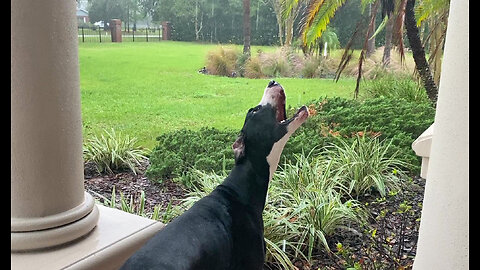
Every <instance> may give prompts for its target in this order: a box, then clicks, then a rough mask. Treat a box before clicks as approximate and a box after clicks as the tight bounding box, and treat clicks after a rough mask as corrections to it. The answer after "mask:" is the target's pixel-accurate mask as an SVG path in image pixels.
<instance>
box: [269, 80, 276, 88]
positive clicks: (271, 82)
mask: <svg viewBox="0 0 480 270" xmlns="http://www.w3.org/2000/svg"><path fill="white" fill-rule="evenodd" d="M275 85H278V83H277V82H276V81H274V80H271V81H270V82H269V83H268V86H267V87H272V86H275Z"/></svg>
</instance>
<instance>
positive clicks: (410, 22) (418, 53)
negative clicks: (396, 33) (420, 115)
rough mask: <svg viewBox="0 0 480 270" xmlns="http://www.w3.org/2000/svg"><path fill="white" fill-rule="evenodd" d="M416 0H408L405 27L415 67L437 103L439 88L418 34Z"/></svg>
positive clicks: (429, 96)
mask: <svg viewBox="0 0 480 270" xmlns="http://www.w3.org/2000/svg"><path fill="white" fill-rule="evenodd" d="M414 6H415V0H407V4H406V7H405V28H406V30H407V37H408V41H409V43H410V48H411V49H412V53H413V60H414V61H415V67H416V70H417V71H418V74H419V75H420V78H421V79H422V82H423V85H424V86H425V90H426V91H427V95H428V98H429V99H430V100H431V101H432V103H433V104H436V103H437V95H438V88H437V85H436V84H435V81H434V80H433V76H432V72H431V71H430V66H429V65H428V62H427V59H426V57H425V50H424V48H423V45H422V41H421V40H420V36H419V34H418V27H417V21H416V19H415V11H414Z"/></svg>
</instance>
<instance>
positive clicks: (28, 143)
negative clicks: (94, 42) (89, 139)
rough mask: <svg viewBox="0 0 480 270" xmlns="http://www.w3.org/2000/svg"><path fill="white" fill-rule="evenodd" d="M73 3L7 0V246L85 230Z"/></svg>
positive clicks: (87, 214) (92, 220)
mask: <svg viewBox="0 0 480 270" xmlns="http://www.w3.org/2000/svg"><path fill="white" fill-rule="evenodd" d="M75 10H76V2H75V1H73V0H69V1H65V0H46V1H28V0H11V139H12V140H11V250H12V251H25V250H31V249H38V248H44V247H51V246H55V245H58V244H63V243H66V242H69V241H72V240H74V239H77V238H79V237H81V236H83V235H85V234H87V233H88V232H90V231H91V230H92V229H93V228H94V227H95V225H96V223H97V220H98V209H97V207H96V206H95V204H94V200H93V198H92V197H91V196H90V195H89V194H87V193H85V191H84V186H83V181H84V180H83V156H82V121H81V108H80V87H79V68H78V38H77V21H76V15H75Z"/></svg>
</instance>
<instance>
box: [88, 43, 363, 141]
mask: <svg viewBox="0 0 480 270" xmlns="http://www.w3.org/2000/svg"><path fill="white" fill-rule="evenodd" d="M215 46H216V45H205V44H196V43H188V42H174V41H162V42H150V43H145V42H142V43H130V42H129V43H80V44H79V62H80V89H81V95H82V119H83V127H84V129H83V132H84V137H86V138H87V137H88V136H90V135H91V134H98V133H99V132H102V130H103V129H111V128H114V129H115V130H116V131H117V132H122V133H124V134H128V135H130V136H135V137H137V138H138V140H139V143H140V144H141V145H142V146H145V147H148V148H152V147H153V146H154V145H155V138H156V137H157V136H158V135H160V134H162V133H164V132H168V131H172V130H176V129H180V128H190V129H198V128H200V127H202V126H211V127H216V128H220V129H222V128H234V129H240V128H241V126H242V124H243V120H244V117H245V113H246V111H247V110H248V109H249V108H250V107H253V106H255V105H256V104H258V102H259V101H260V99H261V97H262V95H263V90H264V89H265V86H266V85H267V83H268V81H269V79H245V78H225V77H218V76H210V75H203V74H198V73H197V70H199V69H200V68H201V67H203V66H205V59H206V54H207V52H208V51H209V50H211V49H213V48H215ZM240 48H241V47H240V46H239V49H240ZM258 48H260V47H256V46H253V48H252V52H255V51H256V50H257V49H258ZM261 49H262V50H263V51H268V50H273V49H274V48H272V47H261ZM275 80H277V81H279V82H280V83H281V84H282V85H283V86H284V88H285V91H286V94H287V106H289V105H291V106H296V105H299V104H304V103H306V102H308V101H310V100H312V99H315V98H318V97H320V96H342V97H351V96H352V92H353V89H354V88H355V80H354V79H340V80H339V82H338V83H335V82H333V80H331V79H328V80H327V79H325V80H323V79H297V78H275Z"/></svg>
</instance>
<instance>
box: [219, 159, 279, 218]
mask: <svg viewBox="0 0 480 270" xmlns="http://www.w3.org/2000/svg"><path fill="white" fill-rule="evenodd" d="M265 164H266V167H265V168H263V169H260V170H259V169H258V166H253V164H252V162H251V161H250V160H246V161H245V162H242V163H240V164H236V165H235V166H234V167H233V169H232V171H231V172H230V174H229V175H228V176H227V178H226V179H225V181H224V182H223V183H222V185H223V186H226V187H229V188H231V189H232V190H233V191H235V193H236V194H235V196H236V197H237V199H238V200H239V201H240V202H241V203H242V204H244V205H248V206H251V207H252V209H253V210H254V211H255V212H258V213H259V214H261V213H262V211H263V208H264V207H265V199H266V196H267V190H268V182H269V168H268V163H266V162H265Z"/></svg>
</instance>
